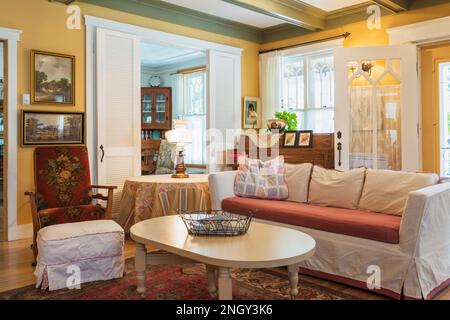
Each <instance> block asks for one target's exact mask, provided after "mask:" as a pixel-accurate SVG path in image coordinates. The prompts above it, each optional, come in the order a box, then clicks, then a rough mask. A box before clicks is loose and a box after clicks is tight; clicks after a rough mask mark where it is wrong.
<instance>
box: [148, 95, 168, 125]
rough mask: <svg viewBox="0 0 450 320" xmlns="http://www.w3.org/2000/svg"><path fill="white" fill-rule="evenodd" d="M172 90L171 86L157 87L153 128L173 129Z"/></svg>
mask: <svg viewBox="0 0 450 320" xmlns="http://www.w3.org/2000/svg"><path fill="white" fill-rule="evenodd" d="M171 92H172V90H171V88H161V89H155V91H154V101H155V104H154V108H155V112H154V115H155V116H154V119H153V122H152V126H153V128H156V129H171V128H172V106H171V105H172V94H171Z"/></svg>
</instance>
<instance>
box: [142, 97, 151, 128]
mask: <svg viewBox="0 0 450 320" xmlns="http://www.w3.org/2000/svg"><path fill="white" fill-rule="evenodd" d="M152 117H153V95H151V94H144V95H143V96H142V123H143V124H151V123H152Z"/></svg>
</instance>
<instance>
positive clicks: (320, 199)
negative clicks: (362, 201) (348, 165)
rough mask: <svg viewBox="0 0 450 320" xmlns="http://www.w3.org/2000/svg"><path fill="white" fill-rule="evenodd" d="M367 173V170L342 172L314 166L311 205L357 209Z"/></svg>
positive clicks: (310, 195)
mask: <svg viewBox="0 0 450 320" xmlns="http://www.w3.org/2000/svg"><path fill="white" fill-rule="evenodd" d="M365 172H366V168H358V169H353V170H350V171H345V172H341V171H336V170H328V169H324V168H321V167H317V166H314V169H313V173H312V178H311V183H310V186H309V199H308V200H309V203H311V204H316V205H319V206H327V207H338V208H348V209H356V208H357V207H358V202H359V198H360V197H361V191H362V188H363V184H364V174H365Z"/></svg>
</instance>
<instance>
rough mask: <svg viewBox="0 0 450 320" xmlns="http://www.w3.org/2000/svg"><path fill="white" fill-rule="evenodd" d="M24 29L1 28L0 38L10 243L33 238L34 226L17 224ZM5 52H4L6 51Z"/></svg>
mask: <svg viewBox="0 0 450 320" xmlns="http://www.w3.org/2000/svg"><path fill="white" fill-rule="evenodd" d="M21 33H22V30H17V29H9V28H0V39H2V40H5V41H6V49H7V50H6V64H5V65H4V68H5V69H6V72H5V75H6V76H5V77H4V79H5V84H6V103H5V102H4V105H3V110H4V113H5V118H4V119H5V120H4V124H5V132H6V139H5V145H4V150H5V151H6V153H5V156H4V160H3V161H4V167H3V171H4V172H6V175H4V177H5V178H6V179H4V186H5V188H4V191H3V192H4V201H3V203H4V206H3V210H4V216H5V217H6V221H7V224H6V225H5V226H7V229H5V231H6V235H7V240H8V241H12V240H17V239H23V238H28V237H31V235H32V231H33V226H32V224H31V223H28V224H18V223H17V212H18V211H17V195H18V191H19V190H18V184H17V180H18V179H17V145H18V130H14V129H15V128H17V123H18V118H17V114H18V113H17V105H18V104H17V79H18V77H17V63H18V57H17V42H18V41H20V34H21ZM4 52H5V51H4Z"/></svg>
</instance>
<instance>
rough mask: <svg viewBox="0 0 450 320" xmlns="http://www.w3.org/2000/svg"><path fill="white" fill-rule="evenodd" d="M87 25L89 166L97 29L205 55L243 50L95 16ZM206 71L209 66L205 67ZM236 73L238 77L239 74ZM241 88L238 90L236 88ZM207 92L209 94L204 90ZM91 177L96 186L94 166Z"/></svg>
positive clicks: (88, 18)
mask: <svg viewBox="0 0 450 320" xmlns="http://www.w3.org/2000/svg"><path fill="white" fill-rule="evenodd" d="M84 19H85V25H86V120H87V125H86V139H87V147H88V151H89V161H90V163H92V164H96V163H97V161H96V159H97V157H98V153H97V148H96V145H97V141H96V128H95V123H96V93H95V86H96V77H95V70H96V67H95V65H96V63H95V61H96V52H95V47H96V29H97V28H104V29H109V30H113V31H119V32H124V33H129V34H132V35H136V36H139V37H140V38H141V41H146V42H147V41H148V42H156V43H161V44H167V45H170V46H177V47H180V48H184V49H191V50H197V51H202V52H205V53H207V52H208V51H210V50H213V51H219V52H223V53H228V54H234V55H239V56H242V51H243V49H242V48H237V47H232V46H228V45H223V44H219V43H215V42H210V41H205V40H199V39H195V38H190V37H186V36H181V35H176V34H173V33H168V32H163V31H158V30H154V29H148V28H144V27H139V26H136V25H132V24H127V23H121V22H117V21H113V20H108V19H103V18H98V17H94V16H89V15H85V16H84ZM207 68H208V66H207ZM241 72H242V71H241V70H239V75H240V76H241V77H242V75H241ZM239 89H240V88H239ZM207 90H209V79H207ZM207 92H208V91H207ZM206 109H207V112H209V110H211V108H210V106H209V103H208V99H207V104H206ZM91 177H92V180H93V183H97V181H96V179H97V168H96V165H95V166H94V165H93V166H91Z"/></svg>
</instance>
